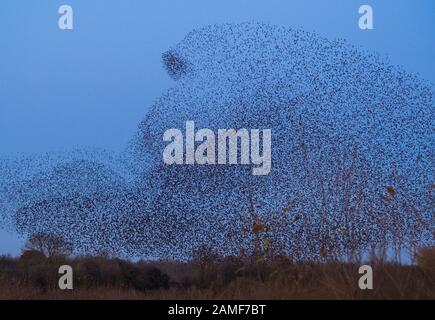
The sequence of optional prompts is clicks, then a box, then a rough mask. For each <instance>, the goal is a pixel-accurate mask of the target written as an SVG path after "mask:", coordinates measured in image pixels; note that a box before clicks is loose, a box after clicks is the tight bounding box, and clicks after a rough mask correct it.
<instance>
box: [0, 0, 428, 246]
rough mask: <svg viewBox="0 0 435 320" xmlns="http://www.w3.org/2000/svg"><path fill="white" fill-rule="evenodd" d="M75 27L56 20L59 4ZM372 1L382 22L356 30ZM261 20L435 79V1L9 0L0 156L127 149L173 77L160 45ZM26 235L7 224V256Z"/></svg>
mask: <svg viewBox="0 0 435 320" xmlns="http://www.w3.org/2000/svg"><path fill="white" fill-rule="evenodd" d="M62 4H69V5H71V6H72V7H73V10H74V30H67V31H62V30H60V29H59V28H58V25H57V22H58V18H59V14H58V12H57V11H58V8H59V7H60V6H61V5H62ZM362 4H370V5H371V6H372V7H373V10H374V25H375V30H370V31H362V30H360V29H359V28H358V18H359V14H358V8H359V6H360V5H362ZM243 21H263V22H268V23H271V24H275V25H280V26H287V27H293V28H302V29H305V30H307V31H314V32H317V33H319V34H321V35H323V36H326V37H328V38H336V37H339V38H345V39H347V40H348V41H349V42H351V43H353V44H356V45H359V46H361V47H363V48H366V49H368V50H370V51H377V52H379V53H381V54H382V55H384V56H388V57H389V58H390V60H391V62H392V63H393V64H398V65H401V66H403V67H404V68H405V69H406V70H408V71H411V72H414V73H419V74H420V76H421V77H422V78H424V79H427V80H429V81H431V82H432V83H435V62H434V57H435V43H434V40H433V39H434V35H433V31H434V30H435V2H434V1H433V0H419V1H410V0H377V1H373V0H365V1H354V0H330V1H325V0H268V1H266V0H263V1H260V0H254V1H253V0H249V1H248V0H243V1H242V0H219V1H202V0H185V1H174V0H172V1H168V0H163V1H143V0H122V1H121V0H63V1H57V0H44V1H31V0H2V1H1V4H0V41H1V43H0V146H1V148H0V157H2V156H13V155H15V154H18V153H25V154H28V155H33V154H40V153H45V152H49V151H55V150H59V149H69V148H71V149H72V148H76V147H85V146H96V147H101V148H106V149H109V150H114V151H119V150H121V149H122V148H123V147H124V146H125V144H126V143H127V141H128V140H129V138H130V137H131V136H132V134H133V133H134V132H135V130H136V125H137V123H138V122H139V121H140V120H141V119H142V117H143V116H144V114H145V113H146V111H147V109H148V108H149V106H150V105H151V104H152V103H153V101H154V100H155V99H156V98H157V97H158V96H159V95H160V94H162V93H163V92H164V91H165V90H166V89H167V88H169V87H170V86H171V84H172V81H171V80H170V78H169V77H168V76H167V75H166V73H165V71H164V69H163V68H162V66H161V53H162V52H164V51H166V50H167V49H168V48H169V47H171V46H172V45H174V44H176V43H177V42H178V41H180V40H181V39H182V38H183V37H184V36H185V34H186V33H187V32H189V31H191V30H192V29H195V28H198V27H202V26H206V25H208V24H216V23H226V22H243ZM21 246H22V243H21V241H20V240H19V239H18V238H17V237H16V236H15V235H13V234H8V233H6V232H4V231H0V254H3V253H11V254H18V253H19V251H20V247H21Z"/></svg>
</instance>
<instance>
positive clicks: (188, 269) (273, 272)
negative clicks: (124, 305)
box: [0, 247, 435, 299]
mask: <svg viewBox="0 0 435 320" xmlns="http://www.w3.org/2000/svg"><path fill="white" fill-rule="evenodd" d="M416 261H417V264H416V265H399V264H396V263H379V262H375V261H372V262H368V263H369V264H370V265H371V266H372V267H373V270H374V279H375V280H374V290H366V291H363V290H360V289H359V288H358V279H359V277H360V276H361V275H359V274H358V268H359V266H360V265H358V264H355V263H342V262H338V261H336V262H324V263H314V262H305V263H304V262H293V261H292V260H291V259H290V258H289V257H287V256H275V257H273V258H270V259H266V260H264V259H259V258H258V257H257V256H247V255H245V256H230V257H222V256H218V255H216V254H214V253H213V252H211V251H209V250H207V249H203V250H199V251H196V252H194V253H193V254H192V256H191V258H190V259H189V260H188V261H185V262H181V261H136V262H132V261H128V260H124V259H120V258H111V257H108V256H82V257H74V258H69V257H67V256H65V255H61V254H56V255H52V256H46V255H44V254H43V253H42V252H40V251H37V250H24V251H23V253H22V254H21V256H19V257H10V256H1V257H0V289H1V290H0V292H2V293H1V294H0V298H1V299H8V298H20V299H21V298H22V299H26V298H31V299H33V298H44V297H46V298H78V299H82V298H84V299H86V298H97V299H98V298H102V299H104V298H121V299H122V298H169V299H171V298H172V299H180V298H187V299H209V298H227V299H251V298H264V299H294V298H321V299H322V298H347V299H348V298H352V299H354V298H355V299H361V298H362V299H372V298H376V299H379V298H381V299H385V298H387V299H400V298H410V299H414V298H418V299H434V298H435V248H434V247H428V248H424V249H421V250H419V252H418V254H417V256H416ZM65 264H67V265H70V266H71V267H72V269H73V279H74V289H73V290H66V291H62V290H60V289H59V287H58V280H59V277H60V276H61V275H59V274H58V269H59V267H60V266H61V265H65ZM29 292H31V294H30V293H29Z"/></svg>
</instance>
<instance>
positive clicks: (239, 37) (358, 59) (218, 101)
mask: <svg viewBox="0 0 435 320" xmlns="http://www.w3.org/2000/svg"><path fill="white" fill-rule="evenodd" d="M162 60H163V64H164V67H165V68H166V70H167V72H168V74H169V75H170V76H171V77H172V78H173V79H174V80H175V86H174V87H173V88H171V89H169V90H168V91H167V92H166V93H164V94H163V95H162V96H161V97H160V98H159V99H157V101H156V102H155V103H154V105H153V106H152V107H151V108H150V109H149V111H148V112H147V114H146V115H145V117H144V119H143V121H142V122H141V123H140V124H139V126H138V130H137V134H136V135H135V136H134V137H132V139H131V142H130V143H129V145H128V146H126V148H125V150H124V151H123V152H122V153H120V154H113V153H110V152H108V151H102V150H96V149H87V150H76V151H70V152H64V153H60V154H55V153H52V154H47V155H44V156H39V157H33V158H13V159H3V160H1V161H0V219H1V221H2V225H3V226H4V227H5V228H10V229H13V230H15V231H17V232H19V233H20V234H22V235H23V236H26V235H29V234H32V233H38V232H41V233H50V234H55V235H58V236H61V237H63V238H64V239H65V240H66V241H68V242H70V243H71V244H72V246H73V247H74V250H75V252H76V253H77V254H98V253H101V252H106V253H110V254H113V255H117V256H128V257H132V256H135V257H148V258H150V257H151V258H162V259H167V258H174V259H185V258H186V257H189V255H190V254H191V253H192V252H193V251H195V250H198V249H200V248H203V247H207V248H210V249H211V250H213V251H215V252H217V253H219V254H222V255H233V254H239V253H240V252H241V249H243V251H244V252H250V251H253V250H255V248H256V244H255V241H254V240H255V239H256V240H257V241H258V239H259V238H261V239H263V240H264V239H266V238H267V243H268V247H270V248H271V249H270V250H272V249H273V250H275V251H276V252H280V253H285V254H290V255H292V256H293V257H294V259H305V260H318V259H322V258H323V257H324V256H325V255H333V256H335V257H338V258H346V257H350V256H353V255H355V254H358V253H363V252H367V251H368V250H370V249H374V248H381V247H384V246H385V244H387V245H399V248H408V247H410V246H420V245H425V244H428V243H432V244H433V243H434V240H433V226H434V224H433V215H432V210H431V209H432V203H431V201H432V200H431V192H432V191H431V190H432V188H433V184H432V182H433V175H432V174H433V170H432V168H433V153H432V149H431V146H432V145H433V112H432V111H433V94H432V88H431V85H429V84H428V83H426V82H425V81H423V80H420V79H419V78H418V77H417V76H415V75H412V74H410V73H408V72H406V71H404V70H402V69H401V68H400V67H397V66H392V65H391V64H390V63H389V62H388V61H386V60H385V59H384V58H381V57H379V56H378V55H376V54H373V53H367V52H364V51H363V50H361V49H358V48H355V47H354V46H352V45H350V44H349V43H347V42H346V41H343V40H328V39H325V38H323V37H321V36H318V35H316V34H314V33H308V32H304V31H301V30H293V29H288V28H281V27H275V26H270V25H268V24H262V23H243V24H225V25H216V26H209V27H206V28H203V29H199V30H195V31H192V32H190V33H189V34H188V35H187V36H186V37H185V38H184V40H183V41H181V42H180V43H179V44H177V45H176V46H174V47H173V48H171V49H170V50H169V51H168V52H166V53H164V54H163V58H162ZM187 120H192V121H195V125H196V126H197V127H201V128H209V129H212V130H216V131H217V129H219V128H227V129H229V128H234V129H238V128H248V129H249V128H259V129H271V130H272V170H271V173H270V174H269V175H267V176H252V174H251V167H250V165H206V166H204V165H203V166H192V165H173V166H168V165H165V164H164V163H163V161H162V152H163V149H164V147H165V143H164V142H163V140H162V137H163V133H164V132H165V131H166V130H167V129H169V128H183V127H184V124H185V122H186V121H187ZM260 223H261V225H263V226H264V227H263V228H260V229H258V228H257V229H255V225H258V224H260ZM257 244H258V243H257Z"/></svg>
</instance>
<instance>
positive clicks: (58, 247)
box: [24, 232, 72, 258]
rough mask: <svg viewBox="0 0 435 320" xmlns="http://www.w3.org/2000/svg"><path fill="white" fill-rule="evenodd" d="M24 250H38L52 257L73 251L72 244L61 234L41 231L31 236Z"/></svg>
mask: <svg viewBox="0 0 435 320" xmlns="http://www.w3.org/2000/svg"><path fill="white" fill-rule="evenodd" d="M24 250H25V251H30V250H34V251H38V252H41V253H42V254H43V255H45V256H46V257H49V258H50V257H54V256H58V255H68V254H70V253H71V252H72V245H71V244H70V243H69V242H67V241H65V239H63V238H62V237H60V236H57V235H54V234H48V233H42V232H40V233H34V234H31V235H30V236H29V238H28V239H27V241H26V244H25V247H24Z"/></svg>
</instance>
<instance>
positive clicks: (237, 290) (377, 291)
mask: <svg viewBox="0 0 435 320" xmlns="http://www.w3.org/2000/svg"><path fill="white" fill-rule="evenodd" d="M357 270H358V267H357V266H356V265H350V264H338V263H329V264H300V265H292V266H291V267H289V268H287V269H286V270H280V271H275V273H272V274H270V275H269V276H268V278H267V279H266V280H264V281H260V280H257V279H253V278H251V277H247V276H238V277H235V278H234V279H232V280H231V281H230V282H228V283H225V284H222V283H220V284H219V283H217V282H216V281H214V282H213V281H212V282H211V283H209V284H208V286H207V287H204V288H201V287H200V286H198V285H195V284H191V285H189V286H187V287H182V286H180V285H176V284H173V285H171V287H170V288H168V289H158V290H147V291H137V290H134V289H120V288H114V287H104V286H99V287H91V288H89V287H78V288H75V289H74V290H72V291H61V290H59V289H54V288H51V289H37V288H35V287H29V286H25V285H20V284H17V283H15V284H9V285H5V284H4V283H3V285H1V286H0V299H49V300H51V299H80V300H87V299H98V300H99V299H122V300H124V299H125V300H129V299H176V300H183V299H230V300H232V299H236V300H238V299H253V300H255V299H278V300H279V299H435V283H434V282H433V278H432V277H431V275H430V274H427V273H426V272H425V271H424V270H423V269H422V268H420V267H418V266H400V265H388V264H387V265H378V266H374V290H366V291H362V290H360V289H359V288H358V278H359V275H358V271H357Z"/></svg>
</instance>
